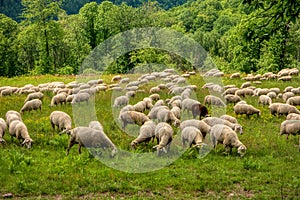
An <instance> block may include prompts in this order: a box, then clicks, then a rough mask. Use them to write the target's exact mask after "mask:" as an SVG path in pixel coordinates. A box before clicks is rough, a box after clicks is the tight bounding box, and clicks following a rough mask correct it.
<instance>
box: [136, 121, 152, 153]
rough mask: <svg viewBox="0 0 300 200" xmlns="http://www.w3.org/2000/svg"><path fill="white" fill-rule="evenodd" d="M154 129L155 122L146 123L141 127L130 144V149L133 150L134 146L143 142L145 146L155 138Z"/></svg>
mask: <svg viewBox="0 0 300 200" xmlns="http://www.w3.org/2000/svg"><path fill="white" fill-rule="evenodd" d="M155 127H156V124H155V122H153V121H146V122H145V123H144V124H143V125H142V126H141V128H140V132H139V135H138V137H137V138H136V139H134V140H133V141H132V142H131V147H132V148H133V149H135V148H136V146H137V145H138V144H140V143H142V142H145V143H146V144H148V143H149V141H150V140H151V139H154V137H155Z"/></svg>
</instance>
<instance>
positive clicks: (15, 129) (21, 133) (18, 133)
mask: <svg viewBox="0 0 300 200" xmlns="http://www.w3.org/2000/svg"><path fill="white" fill-rule="evenodd" d="M9 134H10V136H11V139H13V137H16V138H17V139H18V140H21V139H24V140H23V142H22V143H21V144H22V146H23V145H26V147H27V148H28V149H30V148H31V145H32V143H33V140H32V139H31V138H30V136H29V134H28V130H27V127H26V125H25V124H24V123H23V122H22V121H19V120H15V121H13V122H11V124H10V126H9Z"/></svg>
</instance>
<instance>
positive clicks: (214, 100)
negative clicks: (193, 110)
mask: <svg viewBox="0 0 300 200" xmlns="http://www.w3.org/2000/svg"><path fill="white" fill-rule="evenodd" d="M203 104H208V105H214V106H226V104H225V103H224V102H223V101H222V100H221V99H220V98H219V97H217V96H214V95H207V96H205V98H204V103H203Z"/></svg>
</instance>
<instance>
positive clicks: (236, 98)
mask: <svg viewBox="0 0 300 200" xmlns="http://www.w3.org/2000/svg"><path fill="white" fill-rule="evenodd" d="M224 99H225V101H226V103H234V104H235V103H237V102H239V101H241V100H242V99H241V97H239V96H238V95H235V94H227V95H225V96H224Z"/></svg>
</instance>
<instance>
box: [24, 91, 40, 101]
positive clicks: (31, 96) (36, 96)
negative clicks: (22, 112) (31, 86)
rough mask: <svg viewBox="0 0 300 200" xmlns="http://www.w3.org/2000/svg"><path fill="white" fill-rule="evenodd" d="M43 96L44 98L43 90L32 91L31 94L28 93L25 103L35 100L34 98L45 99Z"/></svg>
mask: <svg viewBox="0 0 300 200" xmlns="http://www.w3.org/2000/svg"><path fill="white" fill-rule="evenodd" d="M43 98H44V94H43V93H41V92H34V93H30V94H28V95H27V97H26V99H25V101H24V103H25V102H27V101H30V100H33V99H40V100H43Z"/></svg>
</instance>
